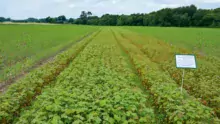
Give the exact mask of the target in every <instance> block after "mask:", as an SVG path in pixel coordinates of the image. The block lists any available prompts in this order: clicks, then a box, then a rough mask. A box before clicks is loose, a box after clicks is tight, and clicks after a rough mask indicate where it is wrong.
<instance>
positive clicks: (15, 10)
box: [0, 0, 220, 19]
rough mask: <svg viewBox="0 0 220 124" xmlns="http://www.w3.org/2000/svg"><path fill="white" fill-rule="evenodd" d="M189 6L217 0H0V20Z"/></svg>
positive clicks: (210, 4)
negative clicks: (4, 18) (86, 12)
mask: <svg viewBox="0 0 220 124" xmlns="http://www.w3.org/2000/svg"><path fill="white" fill-rule="evenodd" d="M190 4H195V5H196V6H197V7H199V8H208V9H211V8H217V7H220V0H0V17H1V16H3V17H10V18H13V19H24V18H28V17H35V18H43V17H47V16H52V17H55V16H59V15H65V16H67V17H74V18H77V17H78V16H79V15H80V13H81V11H82V10H85V11H91V12H92V13H93V14H94V15H97V16H100V15H102V14H105V13H110V14H131V13H148V12H152V11H155V10H159V9H161V8H165V7H178V6H184V5H190Z"/></svg>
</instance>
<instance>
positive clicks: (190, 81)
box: [122, 34, 220, 117]
mask: <svg viewBox="0 0 220 124" xmlns="http://www.w3.org/2000/svg"><path fill="white" fill-rule="evenodd" d="M133 35H135V34H133ZM122 36H124V37H125V38H126V37H127V38H128V37H129V38H131V39H132V37H133V36H131V35H130V34H129V35H126V34H122ZM129 38H128V39H129ZM139 38H140V36H139ZM139 40H144V42H143V41H142V42H141V43H140V42H137V41H135V39H132V40H130V42H131V43H132V44H134V45H135V46H137V47H139V48H140V50H141V51H142V52H143V53H144V54H145V55H147V56H148V57H149V58H150V60H151V61H154V62H156V63H158V64H159V65H160V67H161V68H162V70H163V71H166V72H168V73H169V74H170V76H171V77H172V79H174V80H175V82H176V83H177V84H178V85H179V86H180V85H181V80H182V70H180V69H177V68H176V66H175V61H174V55H175V54H179V53H185V54H190V52H189V51H187V50H183V49H180V48H177V47H175V46H170V45H169V44H166V43H163V42H161V41H157V40H154V39H149V38H148V39H141V38H140V39H139ZM146 40H147V41H146ZM150 40H152V41H150ZM140 45H141V47H140ZM195 54H196V56H197V63H198V68H197V69H185V78H184V88H185V89H186V90H187V91H188V93H189V94H190V95H192V96H194V97H196V98H199V99H200V101H201V102H202V103H203V104H204V105H206V106H209V107H211V108H214V112H215V113H216V114H217V116H218V117H220V96H219V94H220V84H219V82H220V71H219V69H220V65H219V63H220V60H219V59H218V58H216V57H209V56H201V55H199V54H198V53H195Z"/></svg>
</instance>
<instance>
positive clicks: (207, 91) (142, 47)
mask: <svg viewBox="0 0 220 124" xmlns="http://www.w3.org/2000/svg"><path fill="white" fill-rule="evenodd" d="M10 26H11V28H12V27H13V26H12V25H10ZM16 26H17V25H16ZM38 26H39V25H36V27H35V26H33V27H35V28H37V29H38V28H45V27H44V26H39V27H38ZM46 27H48V26H46ZM52 27H53V26H52ZM61 27H62V26H60V27H59V26H58V25H55V27H54V29H53V30H51V29H50V30H49V29H48V30H49V31H48V33H50V34H51V37H47V40H48V41H51V42H49V43H50V45H48V46H47V47H45V51H46V50H48V49H49V48H51V46H53V45H54V44H55V46H56V45H58V46H59V45H63V46H64V44H70V43H72V42H74V44H71V45H69V47H68V48H67V49H66V50H64V51H62V52H60V53H58V54H57V55H56V56H55V57H54V58H53V60H51V61H49V62H47V63H45V64H44V65H42V66H39V67H38V68H35V69H33V70H32V71H31V72H29V73H27V74H26V75H25V76H24V77H22V78H20V79H19V80H16V82H15V83H13V84H12V85H10V86H9V87H8V88H7V89H6V90H5V91H4V92H2V93H1V94H0V123H3V124H7V123H15V124H29V123H37V124H38V123H49V124H50V123H51V124H69V123H74V124H84V123H97V124H98V123H104V124H113V123H118V124H121V123H124V124H128V123H141V124H158V123H159V124H170V123H174V124H176V123H178V124H182V123H183V124H185V123H187V124H197V123H198V124H200V123H201V124H218V123H220V120H219V117H220V106H219V105H220V96H219V94H220V77H219V76H220V71H219V70H220V58H219V56H218V54H212V53H211V52H210V51H212V50H211V48H212V47H208V46H207V48H206V50H205V51H206V52H207V53H208V54H201V53H200V52H198V51H197V50H193V49H190V44H189V41H188V39H187V38H188V37H185V36H181V37H183V39H182V42H181V43H183V44H184V43H185V46H181V45H180V43H174V41H170V42H169V41H168V40H169V39H166V37H168V36H166V37H163V36H165V35H160V36H161V37H159V34H160V33H161V32H158V33H159V34H158V36H157V35H156V33H155V34H153V33H152V32H150V31H145V30H150V29H148V28H141V27H138V28H134V27H86V26H85V27H84V26H82V28H81V27H80V26H79V27H77V26H69V27H68V25H65V26H64V27H65V28H68V29H69V30H70V32H71V33H70V32H68V33H67V34H66V35H62V36H60V35H61V34H60V33H63V32H64V30H65V28H64V29H63V27H62V28H61ZM60 28H61V29H60ZM74 28H75V29H76V28H77V29H78V30H77V31H74ZM31 30H32V31H33V32H35V33H36V32H38V31H39V30H38V31H37V30H33V29H31ZM58 30H59V31H60V30H62V31H60V32H59V31H58ZM72 30H73V31H72ZM79 30H81V33H80V31H79ZM161 30H165V29H164V28H161ZM169 30H172V28H171V29H169ZM178 30H179V32H181V30H186V29H178ZM192 30H196V29H192ZM197 30H199V29H197ZM201 30H203V29H201ZM207 30H216V31H218V30H217V29H207ZM52 32H56V33H57V35H52V34H53V33H52ZM58 32H59V33H58ZM65 32H66V31H65ZM89 32H93V33H91V34H90V35H89V36H87V37H84V38H83V39H81V41H80V42H75V41H77V39H80V37H82V36H83V35H85V34H87V33H89ZM155 32H156V31H155ZM17 33H19V31H18V32H17ZM166 33H169V32H168V31H167V32H166ZM187 33H188V32H187ZM5 34H7V33H5ZM206 35H207V38H209V37H211V36H208V34H206ZM212 35H214V34H212ZM57 37H60V39H59V40H58V41H57V42H56V43H54V44H53V42H52V41H54V40H56V39H57ZM170 37H171V38H170V39H172V35H171V36H170ZM174 37H175V36H174ZM5 38H6V37H5ZM7 38H8V39H9V38H13V37H7ZM175 38H178V37H175ZM175 38H173V39H174V40H175ZM192 39H193V38H192ZM47 40H46V39H45V40H44V41H47ZM62 40H64V41H63V42H65V41H66V42H65V43H64V44H63V43H62ZM211 40H212V39H211V38H210V40H209V41H211ZM185 41H186V42H185ZM36 42H37V40H36ZM176 42H179V41H176ZM217 42H218V43H217ZM171 43H172V44H171ZM214 43H215V46H216V47H219V46H218V45H219V41H218V37H216V38H215V39H214ZM36 44H37V43H36ZM52 44H53V45H52ZM192 45H196V43H192ZM39 48H40V46H39V47H38V48H35V49H36V51H41V52H42V53H44V51H43V50H41V49H39ZM5 49H6V48H5ZM208 49H210V50H208ZM33 50H34V49H33ZM56 50H58V49H56ZM56 50H55V51H56ZM30 51H32V50H31V49H30ZM36 51H35V52H36ZM58 51H59V50H58ZM32 52H33V51H32ZM180 53H181V54H195V55H196V57H197V62H198V68H197V69H193V70H192V69H186V70H185V79H184V89H183V93H181V92H180V86H181V76H182V75H181V74H182V70H181V69H177V68H176V66H175V60H174V55H175V54H180ZM17 54H18V53H17ZM21 55H23V54H21ZM11 59H13V58H11Z"/></svg>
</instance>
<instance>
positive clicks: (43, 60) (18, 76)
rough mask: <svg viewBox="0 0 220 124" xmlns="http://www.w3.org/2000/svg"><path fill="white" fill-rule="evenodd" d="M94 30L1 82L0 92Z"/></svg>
mask: <svg viewBox="0 0 220 124" xmlns="http://www.w3.org/2000/svg"><path fill="white" fill-rule="evenodd" d="M93 33H94V32H91V33H89V34H87V35H85V36H83V37H82V38H80V39H79V40H77V41H74V42H72V43H70V44H68V45H66V46H65V47H63V48H62V49H61V50H59V51H57V52H55V53H54V54H52V55H51V56H50V57H46V58H43V59H41V60H40V61H38V62H37V63H36V64H35V65H33V66H32V67H30V68H28V69H27V70H25V71H24V72H22V73H20V74H18V75H17V76H15V77H13V78H11V79H9V80H7V81H5V82H0V94H1V93H4V92H5V91H6V90H7V87H8V86H9V85H11V84H14V83H15V82H16V81H17V80H19V79H21V78H22V77H24V76H25V75H26V74H27V73H29V72H31V71H32V70H34V69H36V68H38V67H40V66H42V65H44V64H46V63H48V62H49V61H52V60H53V58H54V57H55V56H56V55H57V54H59V53H62V52H63V51H65V50H67V49H68V48H70V47H71V46H72V45H74V44H75V43H77V42H80V41H82V40H84V39H85V38H87V37H89V36H91V35H92V34H93Z"/></svg>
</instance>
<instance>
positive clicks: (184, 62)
mask: <svg viewBox="0 0 220 124" xmlns="http://www.w3.org/2000/svg"><path fill="white" fill-rule="evenodd" d="M176 67H177V68H196V57H195V56H194V55H176Z"/></svg>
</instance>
